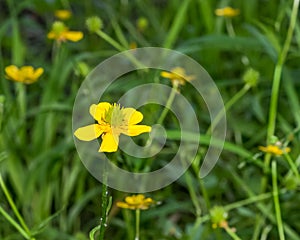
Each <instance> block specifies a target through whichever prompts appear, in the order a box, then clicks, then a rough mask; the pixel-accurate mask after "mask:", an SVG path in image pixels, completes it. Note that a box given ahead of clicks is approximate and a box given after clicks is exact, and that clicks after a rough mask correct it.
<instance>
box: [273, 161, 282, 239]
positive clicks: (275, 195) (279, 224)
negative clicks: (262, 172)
mask: <svg viewBox="0 0 300 240" xmlns="http://www.w3.org/2000/svg"><path fill="white" fill-rule="evenodd" d="M272 185H273V200H274V207H275V214H276V221H277V228H278V234H279V239H280V240H284V239H285V237H284V229H283V223H282V219H281V211H280V203H279V197H278V195H279V194H278V186H277V165H276V161H275V160H274V161H272Z"/></svg>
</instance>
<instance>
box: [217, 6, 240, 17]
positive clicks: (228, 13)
mask: <svg viewBox="0 0 300 240" xmlns="http://www.w3.org/2000/svg"><path fill="white" fill-rule="evenodd" d="M215 14H216V15H217V16H220V17H228V18H231V17H235V16H237V15H239V14H240V10H239V9H234V8H232V7H224V8H218V9H216V10H215Z"/></svg>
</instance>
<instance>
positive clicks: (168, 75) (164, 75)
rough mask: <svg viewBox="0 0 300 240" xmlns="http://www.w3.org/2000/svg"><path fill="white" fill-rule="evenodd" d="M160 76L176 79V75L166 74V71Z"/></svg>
mask: <svg viewBox="0 0 300 240" xmlns="http://www.w3.org/2000/svg"><path fill="white" fill-rule="evenodd" d="M160 76H162V77H164V78H170V79H172V78H174V74H173V73H170V72H166V71H162V72H161V73H160Z"/></svg>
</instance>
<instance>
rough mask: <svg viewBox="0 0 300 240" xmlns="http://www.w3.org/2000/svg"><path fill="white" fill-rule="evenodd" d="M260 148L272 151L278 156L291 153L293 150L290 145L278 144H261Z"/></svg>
mask: <svg viewBox="0 0 300 240" xmlns="http://www.w3.org/2000/svg"><path fill="white" fill-rule="evenodd" d="M258 149H259V150H261V151H263V152H265V153H271V154H274V155H276V156H281V155H283V154H284V153H289V152H290V151H291V149H290V148H289V147H286V148H279V146H277V145H268V146H266V147H264V146H259V147H258Z"/></svg>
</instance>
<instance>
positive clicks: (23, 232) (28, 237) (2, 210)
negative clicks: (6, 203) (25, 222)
mask: <svg viewBox="0 0 300 240" xmlns="http://www.w3.org/2000/svg"><path fill="white" fill-rule="evenodd" d="M0 213H1V214H2V215H3V217H4V218H5V219H6V220H7V221H8V222H9V223H10V224H11V225H13V226H14V227H15V228H16V229H17V231H18V232H19V233H20V234H21V235H22V236H23V237H24V238H26V239H32V238H31V237H30V236H29V235H28V233H27V232H26V231H24V229H23V228H22V227H21V226H20V225H19V224H18V223H17V222H16V221H15V220H14V219H13V218H12V217H11V216H10V215H9V214H8V213H7V212H6V211H5V210H4V209H3V208H2V207H1V206H0Z"/></svg>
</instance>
